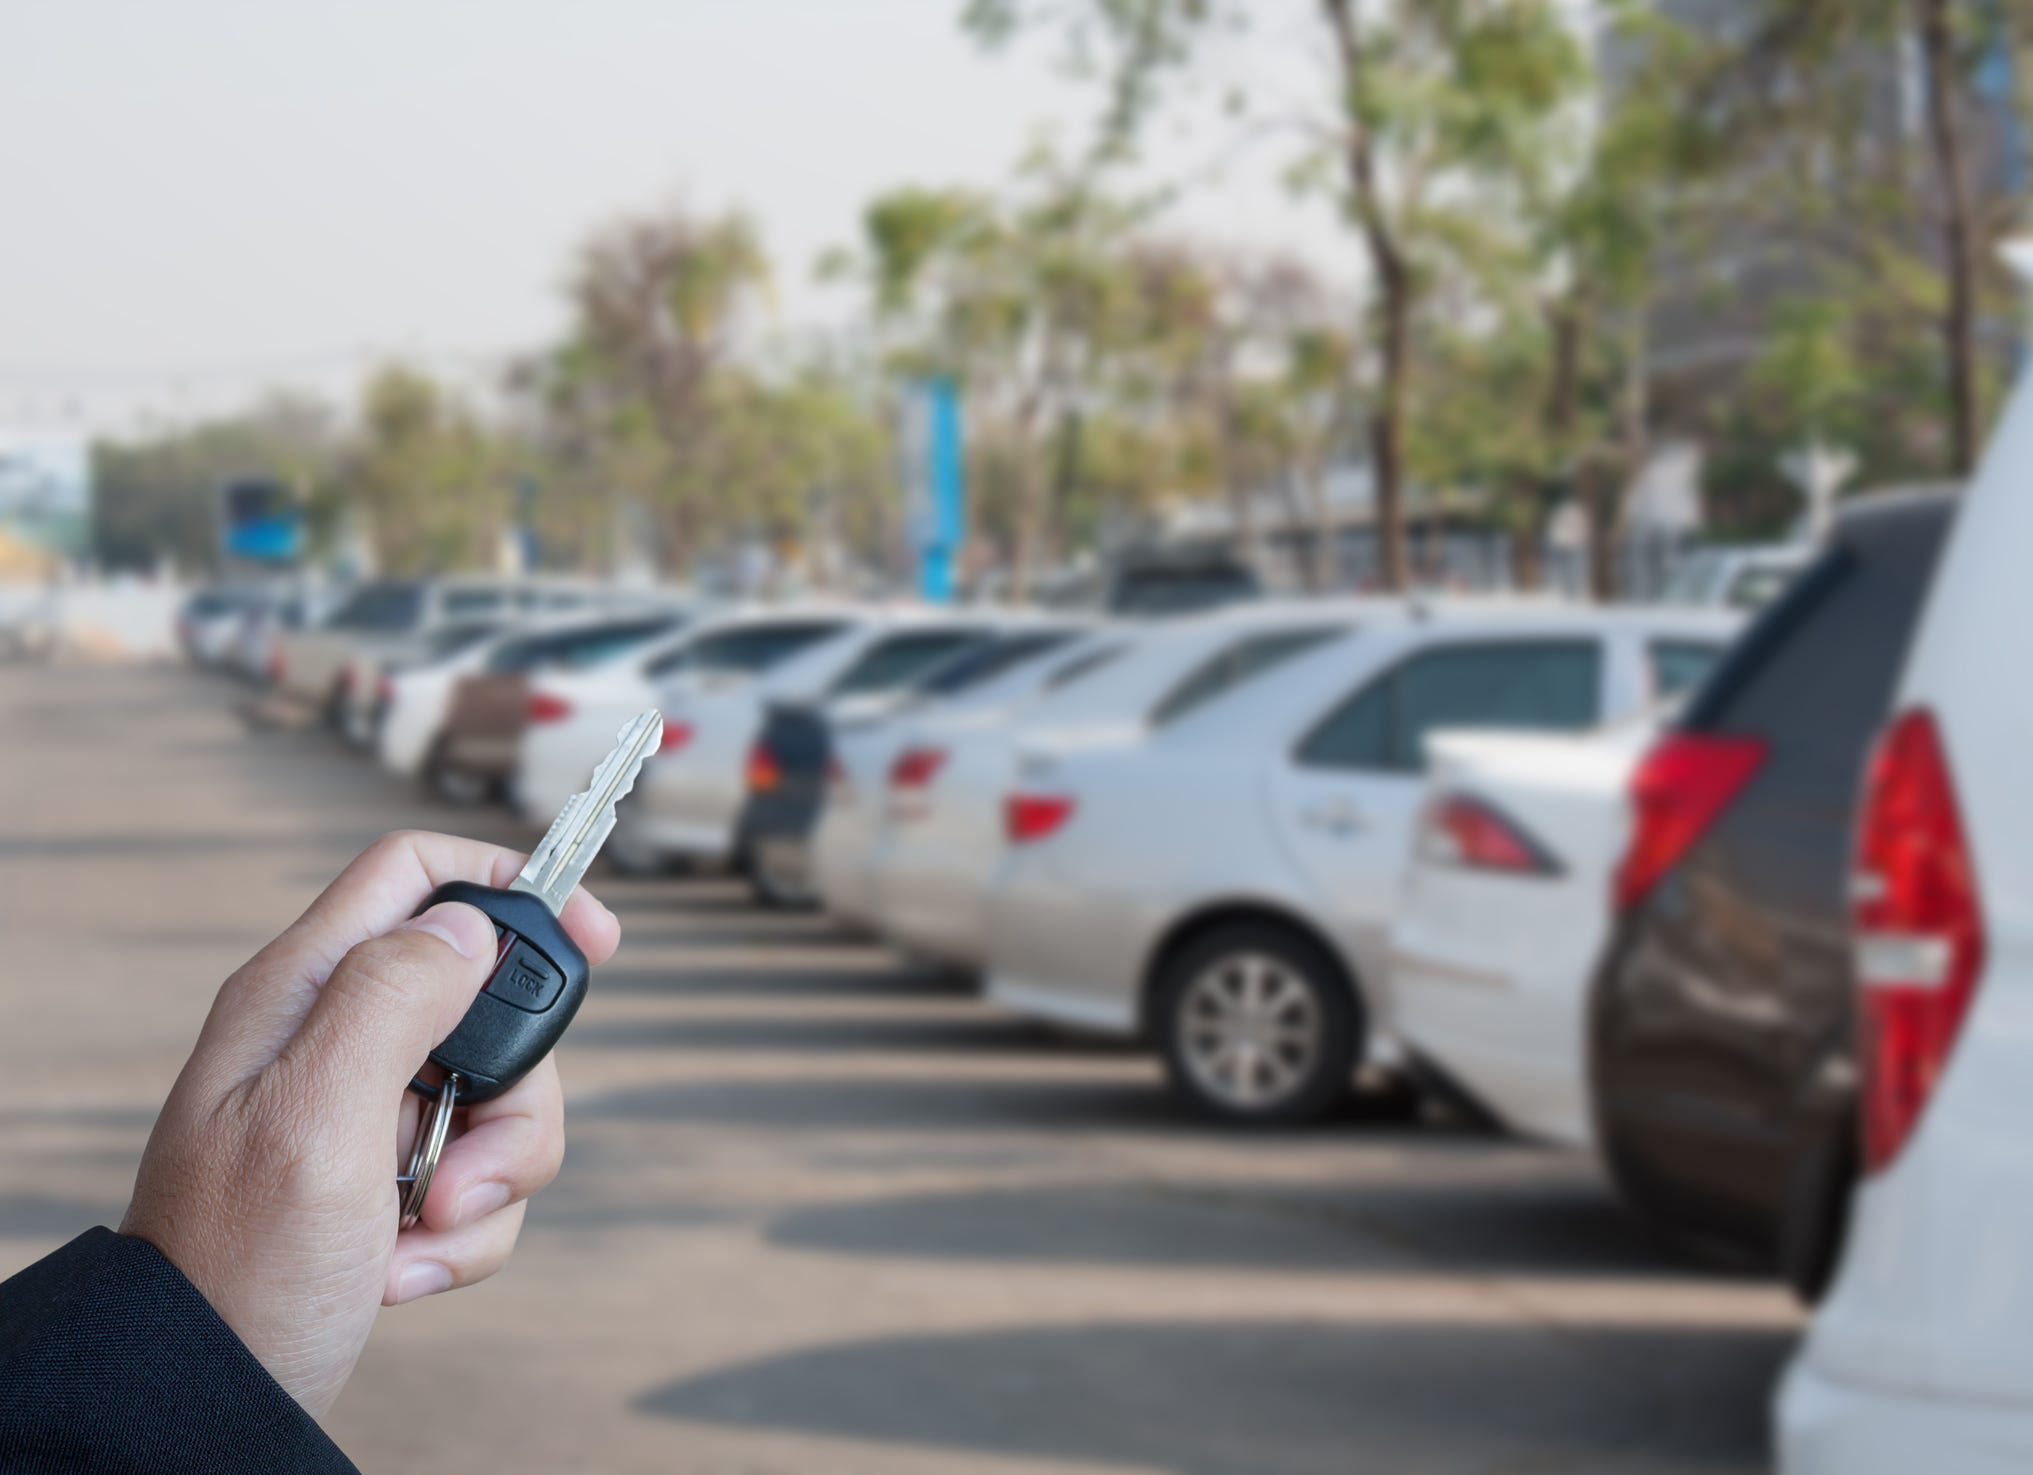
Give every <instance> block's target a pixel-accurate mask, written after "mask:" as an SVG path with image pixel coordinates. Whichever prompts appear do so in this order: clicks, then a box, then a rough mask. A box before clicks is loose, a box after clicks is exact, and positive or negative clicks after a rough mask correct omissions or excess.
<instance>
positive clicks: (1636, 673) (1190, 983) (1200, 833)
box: [988, 601, 1734, 1122]
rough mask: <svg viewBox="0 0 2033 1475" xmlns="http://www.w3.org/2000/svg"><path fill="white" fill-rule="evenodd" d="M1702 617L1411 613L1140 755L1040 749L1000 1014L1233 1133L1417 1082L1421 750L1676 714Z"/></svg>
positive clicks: (1006, 923) (1153, 734)
mask: <svg viewBox="0 0 2033 1475" xmlns="http://www.w3.org/2000/svg"><path fill="white" fill-rule="evenodd" d="M1733 624H1734V621H1733V620H1732V619H1731V618H1730V617H1728V616H1727V615H1723V616H1717V615H1715V614H1711V613H1707V612H1702V611H1673V610H1664V609H1661V610H1622V611H1602V610H1593V609H1578V608H1577V609H1560V608H1557V607H1550V606H1548V607H1537V608H1535V607H1533V606H1530V605H1515V606H1502V605H1496V606H1489V607H1482V608H1477V607H1474V606H1470V605H1461V606H1454V605H1447V604H1440V605H1428V604H1425V603H1422V602H1418V601H1411V602H1407V603H1405V604H1403V605H1401V606H1399V607H1398V608H1396V609H1385V608H1381V607H1379V608H1376V609H1373V610H1371V611H1369V612H1366V613H1365V614H1364V615H1363V616H1362V618H1361V619H1360V620H1359V622H1358V623H1357V626H1356V628H1355V630H1354V631H1353V632H1352V633H1349V634H1345V635H1341V636H1338V637H1337V638H1333V639H1330V640H1327V641H1325V642H1323V643H1322V644H1321V645H1320V647H1319V648H1318V649H1316V650H1313V651H1311V652H1308V653H1305V654H1303V655H1300V656H1298V657H1296V658H1294V659H1292V660H1289V661H1287V662H1286V663H1285V664H1284V665H1283V666H1281V667H1280V668H1279V669H1277V670H1274V671H1272V672H1270V673H1269V674H1267V675H1264V676H1261V677H1259V678H1258V679H1257V680H1255V681H1252V682H1250V683H1248V684H1247V685H1245V686H1243V687H1241V688H1240V689H1239V690H1237V691H1236V692H1234V693H1233V694H1232V695H1231V696H1229V697H1227V698H1225V699H1219V700H1215V701H1211V702H1207V703H1204V704H1201V705H1200V706H1198V707H1194V708H1188V709H1187V710H1184V711H1180V712H1176V713H1172V714H1163V713H1161V714H1159V715H1158V718H1157V720H1156V721H1154V722H1153V723H1152V724H1151V727H1150V729H1149V731H1148V732H1147V733H1144V734H1141V735H1139V736H1138V737H1136V738H1134V739H1131V740H1127V741H1116V742H1109V743H1098V744H1086V745H1081V746H1066V747H1048V746H1046V745H1043V744H1038V743H1030V744H1026V745H1025V748H1026V750H1025V751H1024V752H1023V753H1022V754H1021V755H1020V758H1019V779H1018V782H1017V785H1016V787H1015V790H1014V791H1013V792H1012V793H1011V794H1010V795H1009V797H1008V800H1007V807H1006V812H1005V819H1006V833H1007V837H1008V840H1009V847H1008V849H1007V851H1006V852H1005V854H1004V857H1003V860H1002V863H1001V866H1000V868H999V870H998V872H997V874H996V877H995V880H994V883H993V885H992V886H991V887H990V890H989V895H988V959H989V969H990V973H989V985H988V992H989V996H990V998H992V999H993V1000H995V1001H996V1002H997V1003H999V1004H1002V1005H1003V1006H1005V1007H1006V1008H1010V1009H1013V1010H1015V1011H1017V1012H1020V1013H1025V1014H1029V1015H1033V1016H1035V1017H1038V1018H1042V1019H1047V1020H1052V1021H1056V1022H1059V1023H1062V1024H1067V1025H1072V1026H1076V1027H1081V1028H1086V1029H1090V1030H1094V1031H1099V1032H1102V1033H1107V1034H1112V1035H1117V1036H1121V1037H1125V1038H1142V1039H1145V1040H1147V1041H1149V1042H1150V1043H1151V1044H1153V1045H1154V1046H1155V1047H1156V1048H1157V1050H1158V1051H1159V1052H1160V1053H1161V1054H1162V1055H1163V1057H1164V1060H1165V1063H1166V1070H1167V1076H1168V1078H1169V1080H1170V1082H1171V1084H1172V1086H1173V1088H1174V1090H1176V1091H1177V1092H1178V1093H1179V1094H1180V1095H1182V1096H1183V1097H1184V1098H1186V1099H1187V1100H1188V1101H1190V1102H1192V1103H1193V1104H1194V1105H1196V1106H1198V1107H1200V1108H1201V1109H1202V1110H1204V1111H1206V1112H1208V1113H1209V1114H1211V1115H1214V1116H1216V1117H1219V1118H1223V1119H1226V1120H1231V1121H1242V1122H1276V1121H1296V1120H1303V1119H1306V1118H1310V1117H1313V1116H1315V1115H1318V1114H1319V1113H1321V1112H1322V1111H1324V1110H1326V1109H1327V1108H1328V1107H1329V1106H1331V1105H1332V1104H1333V1103H1334V1102H1335V1101H1336V1100H1338V1099H1339V1098H1340V1097H1341V1096H1342V1095H1343V1093H1344V1092H1345V1091H1346V1090H1347V1088H1348V1086H1349V1083H1350V1080H1351V1077H1352V1073H1353V1071H1354V1070H1355V1068H1356V1067H1357V1065H1358V1064H1360V1063H1362V1062H1364V1061H1365V1060H1371V1061H1374V1062H1376V1063H1379V1064H1396V1063H1398V1058H1399V1057H1398V1052H1397V1050H1396V1045H1395V1039H1394V1035H1393V1027H1392V1017H1391V1009H1390V1000H1389V997H1388V994H1387V992H1386V987H1385V982H1386V969H1385V960H1386V944H1387V932H1388V928H1389V926H1390V922H1391V920H1392V917H1393V914H1394V912H1395V910H1396V906H1397V901H1398V895H1399V888H1400V884H1401V882H1402V879H1403V874H1404V869H1405V863H1406V859H1407V856H1408V853H1409V850H1410V845H1411V838H1412V831H1413V826H1414V822H1415V820H1416V817H1417V815H1418V812H1419V807H1420V804H1421V802H1422V800H1423V796H1424V777H1423V775H1424V769H1425V764H1426V753H1425V739H1426V736H1427V734H1428V733H1430V732H1432V731H1435V730H1437V729H1446V728H1464V727H1466V728H1474V727H1503V728H1526V729H1533V730H1546V731H1564V732H1580V731H1584V730H1586V729H1588V728H1591V727H1594V726H1596V725H1598V724H1600V723H1602V722H1603V721H1605V720H1610V719H1614V718H1617V717H1620V716H1623V715H1625V714H1628V713H1632V712H1635V711H1637V710H1639V709H1641V708H1643V707H1644V706H1646V705H1647V704H1649V703H1650V702H1652V701H1653V700H1655V699H1656V696H1657V686H1658V683H1657V680H1656V675H1655V671H1654V668H1653V666H1652V664H1651V662H1650V660H1649V656H1648V651H1649V648H1650V646H1651V645H1652V644H1653V643H1654V642H1657V641H1661V640H1688V641H1698V640H1702V639H1708V640H1712V641H1715V642H1718V643H1720V642H1722V641H1724V640H1726V639H1727V638H1728V634H1729V631H1730V629H1731V628H1732V626H1733Z"/></svg>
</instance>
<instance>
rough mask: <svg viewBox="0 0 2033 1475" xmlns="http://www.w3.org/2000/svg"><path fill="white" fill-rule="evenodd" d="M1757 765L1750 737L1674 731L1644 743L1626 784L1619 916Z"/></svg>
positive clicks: (1756, 747) (1759, 754)
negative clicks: (1627, 825)
mask: <svg viewBox="0 0 2033 1475" xmlns="http://www.w3.org/2000/svg"><path fill="white" fill-rule="evenodd" d="M1764 761H1765V745H1764V743H1762V742H1761V741H1759V740H1758V739H1757V738H1749V737H1720V736H1716V735H1713V734H1710V733H1698V732H1676V733H1668V734H1667V735H1666V736H1665V737H1662V738H1661V739H1659V741H1658V742H1656V743H1654V744H1653V745H1652V750H1651V752H1649V753H1647V754H1646V755H1645V760H1644V762H1642V763H1640V764H1639V765H1638V772H1637V775H1636V776H1635V777H1634V778H1633V779H1632V780H1631V809H1632V811H1633V812H1632V816H1631V842H1630V845H1629V847H1628V848H1626V849H1625V851H1624V858H1623V864H1621V865H1620V866H1618V867H1617V874H1616V893H1615V898H1616V905H1617V907H1618V908H1619V909H1620V910H1621V909H1623V908H1626V907H1631V906H1635V905H1636V904H1637V903H1638V902H1640V901H1642V900H1643V899H1644V898H1645V896H1646V894H1647V893H1648V892H1650V891H1651V889H1652V888H1653V887H1654V886H1656V885H1657V884H1658V883H1659V880H1660V878H1661V877H1663V876H1664V875H1665V874H1666V873H1667V872H1668V871H1670V870H1672V869H1673V867H1674V866H1676V865H1678V864H1679V863H1680V858H1681V857H1682V856H1683V855H1685V854H1686V853H1687V851H1688V848H1689V847H1690V846H1691V845H1693V844H1694V842H1695V841H1696V840H1698V839H1700V838H1701V836H1702V834H1703V833H1704V832H1705V831H1706V830H1707V829H1708V827H1709V826H1710V825H1712V824H1714V823H1715V819H1716V816H1717V815H1719V814H1721V813H1722V811H1723V810H1724V808H1726V807H1727V806H1728V804H1729V802H1730V800H1732V799H1734V798H1735V797H1736V796H1737V792H1738V791H1739V790H1740V789H1742V788H1743V786H1744V785H1745V784H1746V783H1748V782H1750V778H1751V775H1752V774H1754V773H1756V772H1757V771H1758V765H1759V764H1761V763H1763V762H1764Z"/></svg>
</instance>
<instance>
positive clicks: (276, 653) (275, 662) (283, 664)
mask: <svg viewBox="0 0 2033 1475" xmlns="http://www.w3.org/2000/svg"><path fill="white" fill-rule="evenodd" d="M287 675H289V660H288V658H287V657H285V656H284V655H283V653H282V644H281V642H279V641H278V642H277V643H276V644H274V645H271V646H269V648H268V679H269V680H270V681H280V680H282V678H283V677H285V676H287Z"/></svg>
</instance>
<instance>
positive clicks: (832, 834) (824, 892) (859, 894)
mask: <svg viewBox="0 0 2033 1475" xmlns="http://www.w3.org/2000/svg"><path fill="white" fill-rule="evenodd" d="M874 848H875V837H874V833H873V830H872V829H871V827H870V825H869V823H868V821H867V819H866V818H865V817H863V815H862V814H861V813H860V812H859V811H856V810H848V811H842V810H838V809H835V808H833V807H832V806H830V805H829V806H828V808H827V810H826V814H825V817H824V818H823V819H821V820H820V822H819V830H818V833H817V834H816V835H814V836H813V837H812V886H813V889H814V890H815V891H817V892H818V894H819V900H820V901H821V902H822V903H823V904H824V906H825V908H826V911H827V912H828V913H829V914H830V915H831V916H832V917H834V918H835V919H836V920H838V921H841V922H844V923H846V924H847V925H848V926H850V927H859V928H863V929H867V930H872V929H873V928H874V927H875V926H876V922H877V913H878V910H879V907H878V896H879V890H878V885H877V879H876V867H875V857H874V855H873V854H872V853H871V852H872V851H873V850H874Z"/></svg>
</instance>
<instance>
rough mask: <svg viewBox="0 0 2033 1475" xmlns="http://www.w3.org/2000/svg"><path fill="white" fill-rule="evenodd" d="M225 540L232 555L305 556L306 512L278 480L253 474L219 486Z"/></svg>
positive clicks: (264, 558)
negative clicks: (242, 479) (253, 475)
mask: <svg viewBox="0 0 2033 1475" xmlns="http://www.w3.org/2000/svg"><path fill="white" fill-rule="evenodd" d="M219 503H220V509H219V510H220V516H219V523H220V527H221V542H222V544H223V546H224V548H225V553H226V556H227V557H228V558H239V559H245V560H246V561H247V562H249V563H294V562H296V560H297V559H298V558H300V557H302V556H303V547H304V515H303V508H302V507H301V506H299V505H298V503H297V498H296V494H295V493H294V492H292V491H291V490H290V489H289V488H288V487H287V486H284V485H283V484H282V483H281V482H278V481H269V480H265V479H261V478H253V477H250V478H248V479H246V480H244V481H229V482H227V483H226V484H225V485H224V486H222V487H221V488H219Z"/></svg>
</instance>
